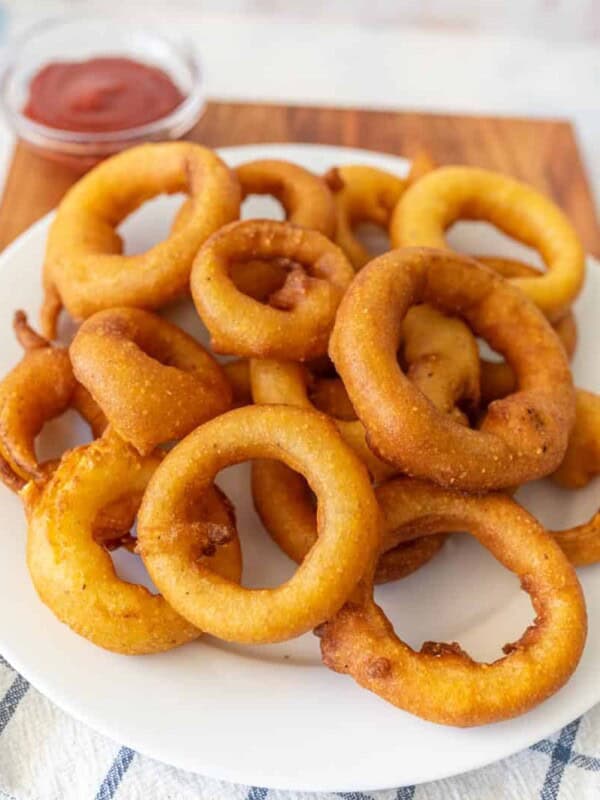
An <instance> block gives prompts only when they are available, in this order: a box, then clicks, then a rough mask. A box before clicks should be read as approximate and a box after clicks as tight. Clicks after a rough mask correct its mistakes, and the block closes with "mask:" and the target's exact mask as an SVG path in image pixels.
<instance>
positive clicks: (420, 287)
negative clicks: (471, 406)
mask: <svg viewBox="0 0 600 800" xmlns="http://www.w3.org/2000/svg"><path fill="white" fill-rule="evenodd" d="M419 302H426V303H429V304H431V305H434V306H435V307H436V308H437V309H438V310H440V311H443V312H444V313H448V314H451V315H457V316H460V317H461V318H462V319H463V320H464V321H465V322H467V323H468V325H469V326H470V327H471V329H472V330H473V332H474V333H475V334H476V335H479V336H481V337H482V338H484V339H485V340H486V341H488V343H489V344H490V346H491V347H492V348H493V349H494V350H497V351H498V352H500V353H502V354H503V355H504V356H505V358H506V359H507V361H508V362H509V363H510V364H511V366H512V368H513V369H514V370H515V372H516V374H517V376H518V381H519V391H518V392H516V393H514V394H512V395H510V396H509V397H507V398H505V399H503V400H499V401H496V402H494V403H492V404H491V405H490V406H489V408H488V410H487V414H486V415H485V417H484V420H483V422H482V424H481V429H480V430H471V429H469V428H465V427H464V426H461V425H458V424H456V422H454V421H453V420H452V419H450V418H449V416H448V415H447V414H446V415H442V414H440V413H439V412H438V411H437V409H435V408H434V406H433V405H432V404H431V402H430V401H429V400H428V399H427V398H426V397H425V396H424V395H423V394H422V393H421V392H419V390H418V389H417V388H416V387H414V385H413V384H412V383H411V381H410V380H409V379H408V378H407V377H406V376H405V375H404V374H403V373H402V371H401V369H400V368H399V366H398V363H397V359H396V352H397V349H398V344H399V336H400V330H401V323H402V320H403V319H404V317H405V315H406V313H407V311H408V309H409V308H410V307H411V306H413V305H415V304H417V303H419ZM515 327H516V328H518V329H520V330H523V336H520V337H515V336H514V335H513V332H514V330H515ZM329 354H330V356H331V357H332V359H333V361H334V363H335V365H336V369H337V371H338V373H339V374H340V376H341V378H342V379H343V381H344V385H345V386H346V390H347V392H348V395H349V397H350V400H351V401H352V404H353V406H354V408H355V410H356V413H357V414H358V416H359V419H360V420H361V421H362V422H363V424H364V425H365V428H366V430H367V434H368V439H369V445H370V447H371V449H373V450H375V452H376V453H377V454H378V455H379V456H380V458H382V459H383V460H385V461H388V462H389V463H391V464H393V465H394V466H396V467H397V468H398V469H399V470H401V471H402V472H405V473H407V474H409V475H412V476H416V477H422V478H426V479H429V480H433V481H435V482H437V483H440V484H441V485H450V486H455V487H457V488H464V489H467V490H474V491H479V490H486V489H493V488H504V487H509V486H512V485H518V484H521V483H523V482H525V481H527V480H532V479H534V478H536V477H541V476H543V475H546V474H548V473H549V472H551V471H552V470H553V469H556V467H557V466H558V464H559V463H560V461H561V460H562V458H563V456H564V452H565V449H566V445H567V440H568V435H569V432H570V429H571V426H572V424H573V422H574V412H575V397H574V391H573V384H572V379H571V374H570V371H569V366H568V362H567V359H566V356H565V353H564V350H563V349H562V347H561V346H560V343H559V341H558V339H557V337H556V334H555V333H554V331H552V329H551V327H550V325H549V323H548V322H547V321H546V320H545V319H544V317H543V316H542V314H541V313H540V312H539V311H538V310H537V309H536V307H535V306H534V305H533V304H532V303H531V301H529V300H528V299H527V297H525V295H524V294H523V293H522V292H521V291H519V290H518V289H517V288H516V287H513V286H511V285H510V284H509V283H508V282H506V281H504V280H503V279H502V278H501V277H500V276H498V275H496V274H495V273H493V272H492V271H491V270H488V269H486V268H485V267H483V266H481V265H479V264H478V263H477V262H475V261H472V260H471V259H468V258H466V257H463V256H459V255H458V254H452V253H449V252H447V251H440V250H430V249H427V248H404V249H403V250H396V251H392V252H391V253H387V254H386V255H383V256H380V257H379V258H377V259H375V260H374V261H372V262H371V263H370V264H369V265H368V266H367V267H365V268H364V269H363V270H362V271H361V272H360V273H358V274H357V276H356V277H355V279H354V281H353V283H352V286H351V287H350V289H349V290H348V292H347V293H346V295H345V297H344V299H343V301H342V303H341V305H340V308H339V310H338V314H337V317H336V323H335V327H334V330H333V333H332V336H331V340H330V345H329Z"/></svg>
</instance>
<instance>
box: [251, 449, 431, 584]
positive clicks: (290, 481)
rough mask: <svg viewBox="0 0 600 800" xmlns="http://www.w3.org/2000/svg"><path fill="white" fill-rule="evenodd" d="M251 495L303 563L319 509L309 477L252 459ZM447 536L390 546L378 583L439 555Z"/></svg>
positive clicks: (286, 548)
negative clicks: (317, 508)
mask: <svg viewBox="0 0 600 800" xmlns="http://www.w3.org/2000/svg"><path fill="white" fill-rule="evenodd" d="M375 496H377V489H375ZM252 497H253V499H254V506H255V508H256V511H257V513H258V515H259V517H260V519H261V521H262V523H263V525H264V527H265V529H266V530H267V532H268V533H269V535H270V536H271V538H272V539H273V540H274V541H275V542H276V543H277V544H278V545H279V547H280V548H281V549H282V550H283V552H284V553H285V554H286V555H287V556H289V558H291V559H292V561H295V562H296V563H297V564H301V563H302V561H303V560H304V558H305V557H306V554H307V553H308V552H309V551H310V548H311V547H312V546H313V544H314V543H315V541H316V539H317V510H316V505H315V502H314V495H312V493H311V491H310V488H309V486H308V484H307V482H306V480H305V479H304V478H303V477H302V476H301V475H299V474H298V473H297V472H294V470H292V469H290V468H289V467H287V466H286V465H285V464H281V463H280V462H278V461H265V460H258V461H253V462H252ZM445 538H446V537H445V536H443V535H441V536H428V537H423V538H420V539H415V540H414V541H407V542H401V543H400V544H398V545H396V546H393V547H391V548H390V549H389V550H387V551H386V552H384V553H382V555H381V556H380V558H379V561H378V562H377V569H376V570H375V583H388V582H389V581H395V580H400V579H401V578H405V577H406V576H407V575H410V574H411V573H413V572H415V571H416V570H417V569H419V568H420V567H422V566H423V565H424V564H426V563H427V562H428V561H430V560H431V559H432V558H433V556H434V555H436V553H437V552H438V551H439V550H440V549H441V547H442V545H443V543H444V541H445Z"/></svg>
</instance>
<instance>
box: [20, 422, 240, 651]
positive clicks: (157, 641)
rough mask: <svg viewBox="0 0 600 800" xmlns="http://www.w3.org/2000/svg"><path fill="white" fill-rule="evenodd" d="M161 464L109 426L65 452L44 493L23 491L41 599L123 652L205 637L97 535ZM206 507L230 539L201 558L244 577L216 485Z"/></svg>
mask: <svg viewBox="0 0 600 800" xmlns="http://www.w3.org/2000/svg"><path fill="white" fill-rule="evenodd" d="M159 462H160V459H159V458H158V457H157V456H156V455H152V456H146V457H143V456H140V455H139V454H138V453H137V452H136V451H135V450H134V449H133V448H132V447H131V446H130V445H127V444H126V443H124V442H123V441H122V440H121V439H120V438H119V437H118V436H117V435H116V434H114V433H112V432H110V429H109V431H108V432H107V434H105V436H104V437H103V438H102V439H97V440H96V441H95V442H93V443H92V444H90V445H87V446H85V447H80V448H77V449H75V450H71V451H70V452H69V453H68V454H67V455H66V456H64V458H63V460H62V461H61V463H60V465H59V466H58V468H57V469H56V471H55V472H54V474H53V476H52V478H51V479H50V481H49V482H48V483H47V485H46V486H45V488H44V489H43V491H40V490H39V487H37V486H35V485H34V484H32V483H29V484H27V486H26V487H25V489H24V490H23V492H22V497H23V500H24V502H25V504H26V507H27V510H28V516H29V532H28V538H27V564H28V567H29V571H30V574H31V578H32V580H33V583H34V586H35V588H36V591H37V593H38V594H39V596H40V598H41V600H42V601H43V602H44V603H45V604H46V605H47V606H48V607H49V608H50V609H51V610H52V612H53V613H54V614H55V615H56V616H57V617H58V618H59V619H60V620H61V621H62V622H64V623H66V624H67V625H69V626H70V627H71V628H72V629H73V630H74V631H75V632H76V633H78V634H80V635H81V636H84V637H85V638H86V639H89V640H90V641H92V642H93V643H94V644H96V645H98V646H100V647H104V648H106V649H107V650H112V651H114V652H116V653H126V654H131V655H135V654H142V653H158V652H162V651H164V650H170V649H171V648H172V647H176V646H178V645H180V644H184V643H185V642H189V641H191V640H192V639H195V638H196V637H198V636H199V635H200V631H198V630H197V629H196V628H194V627H193V626H192V625H191V624H190V623H189V622H187V621H186V620H185V619H183V618H182V617H180V616H179V615H178V614H177V613H176V612H175V611H173V609H172V608H171V607H170V606H169V605H168V604H167V603H166V602H165V600H164V599H163V598H162V597H161V596H160V595H153V594H151V593H150V592H149V591H148V590H147V589H146V588H145V587H144V586H140V585H137V584H133V583H130V582H129V581H123V580H121V579H120V578H119V577H118V576H117V574H116V572H115V568H114V566H113V563H112V561H111V558H110V556H109V555H108V553H107V552H106V550H105V549H104V547H102V546H101V545H100V544H98V543H97V542H96V541H95V538H94V533H95V528H96V525H95V521H96V518H97V517H98V515H100V514H101V512H102V510H103V509H104V508H105V507H106V506H109V505H110V504H112V503H114V502H115V501H123V500H124V499H125V498H127V497H129V496H130V495H134V496H138V497H139V496H141V494H142V492H143V491H144V489H145V488H146V485H147V483H148V480H149V479H150V476H151V475H152V473H153V472H154V470H155V469H156V467H157V466H158V464H159ZM198 513H199V514H202V519H203V521H202V525H204V526H205V527H206V528H209V527H210V525H211V524H212V526H213V527H214V529H215V531H217V530H218V529H220V530H221V533H223V531H226V532H227V536H225V535H223V536H222V537H221V538H222V539H225V538H227V537H229V538H227V543H223V545H222V546H221V547H219V548H218V550H217V551H216V552H215V554H214V555H210V556H209V555H206V554H205V553H204V552H201V551H198V552H197V553H196V559H198V563H201V564H204V563H210V564H211V568H213V567H214V569H215V570H216V571H217V572H218V573H219V574H222V575H223V576H224V577H225V578H227V579H228V580H232V581H236V580H239V578H240V575H241V552H240V547H239V541H238V539H237V537H236V536H235V525H234V522H233V518H232V512H231V510H230V507H229V505H228V503H227V502H226V501H225V500H224V499H223V498H222V496H221V495H220V494H218V493H217V492H216V491H215V490H214V489H210V488H209V494H208V495H207V496H206V497H205V498H204V502H203V503H202V504H199V509H198Z"/></svg>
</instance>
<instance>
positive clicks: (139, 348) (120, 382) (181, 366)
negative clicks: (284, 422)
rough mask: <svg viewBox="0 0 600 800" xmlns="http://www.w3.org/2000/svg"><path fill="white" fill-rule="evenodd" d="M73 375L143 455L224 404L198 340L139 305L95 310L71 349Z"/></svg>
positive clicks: (219, 374)
mask: <svg viewBox="0 0 600 800" xmlns="http://www.w3.org/2000/svg"><path fill="white" fill-rule="evenodd" d="M70 354H71V359H72V362H73V369H74V371H75V375H76V377H77V379H78V380H79V381H80V382H81V383H82V384H83V385H84V386H85V387H86V388H87V389H88V390H89V392H90V393H91V395H92V397H93V398H94V399H95V400H96V402H97V403H98V405H99V406H100V408H101V409H102V411H103V412H104V413H105V414H106V417H107V419H108V420H109V422H110V423H111V425H112V426H113V427H114V429H115V430H116V431H117V433H119V434H120V436H122V437H123V438H124V439H125V441H127V442H130V443H131V444H132V445H133V446H134V447H135V448H136V449H137V450H138V451H139V452H140V453H142V454H143V455H145V454H148V453H150V452H151V451H152V450H153V449H154V447H156V446H157V445H158V444H162V443H164V442H168V441H170V440H172V439H179V438H181V437H182V436H185V435H186V434H187V433H189V432H190V431H191V430H193V428H195V427H196V426H197V425H200V423H202V422H205V421H206V420H207V419H210V418H211V417H214V416H216V415H217V414H220V413H222V412H223V411H226V410H227V409H228V408H229V407H230V406H231V399H232V390H231V386H230V384H229V381H228V380H227V377H226V375H225V373H224V371H223V369H222V367H221V366H220V365H219V364H218V363H217V362H216V361H215V360H214V358H213V357H212V356H211V355H210V354H209V353H208V352H207V351H206V350H205V349H204V348H203V347H202V345H201V344H199V342H197V341H196V340H195V339H193V338H192V337H191V336H189V335H188V334H187V333H185V332H184V331H182V330H181V329H180V328H178V327H176V326H175V325H172V324H171V323H170V322H167V321H166V320H164V319H162V318H161V317H157V316H155V315H154V314H151V313H150V312H149V311H142V310H141V309H138V308H111V309H107V310H106V311H99V312H98V313H97V314H94V315H93V316H92V317H90V318H89V319H87V320H86V321H85V322H84V323H83V325H82V326H81V327H80V328H79V331H78V332H77V335H76V336H75V338H74V340H73V342H72V344H71V347H70Z"/></svg>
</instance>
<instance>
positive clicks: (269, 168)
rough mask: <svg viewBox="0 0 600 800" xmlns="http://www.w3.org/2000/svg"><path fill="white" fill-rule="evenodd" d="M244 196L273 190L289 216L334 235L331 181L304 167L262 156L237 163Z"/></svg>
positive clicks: (298, 223) (267, 192) (293, 221)
mask: <svg viewBox="0 0 600 800" xmlns="http://www.w3.org/2000/svg"><path fill="white" fill-rule="evenodd" d="M235 172H236V175H237V177H238V180H239V182H240V186H241V187H242V196H243V197H244V198H245V197H248V195H251V194H270V195H272V196H273V197H275V198H276V199H277V200H279V202H280V203H281V205H282V206H283V209H284V211H285V218H286V220H287V221H288V222H291V223H293V224H294V225H300V226H301V227H302V228H310V229H311V230H315V231H320V233H323V234H324V235H325V236H329V237H331V236H333V232H334V230H335V221H336V220H335V206H334V202H333V197H332V195H331V192H330V191H329V187H328V186H327V183H326V182H325V181H324V180H323V179H322V178H320V177H319V176H318V175H314V174H313V173H312V172H309V171H308V170H307V169H304V167H300V166H298V165H297V164H292V163H290V162H289V161H279V160H277V159H266V158H265V159H260V160H258V161H249V162H248V163H246V164H242V165H241V166H239V167H237V168H236V170H235Z"/></svg>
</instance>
